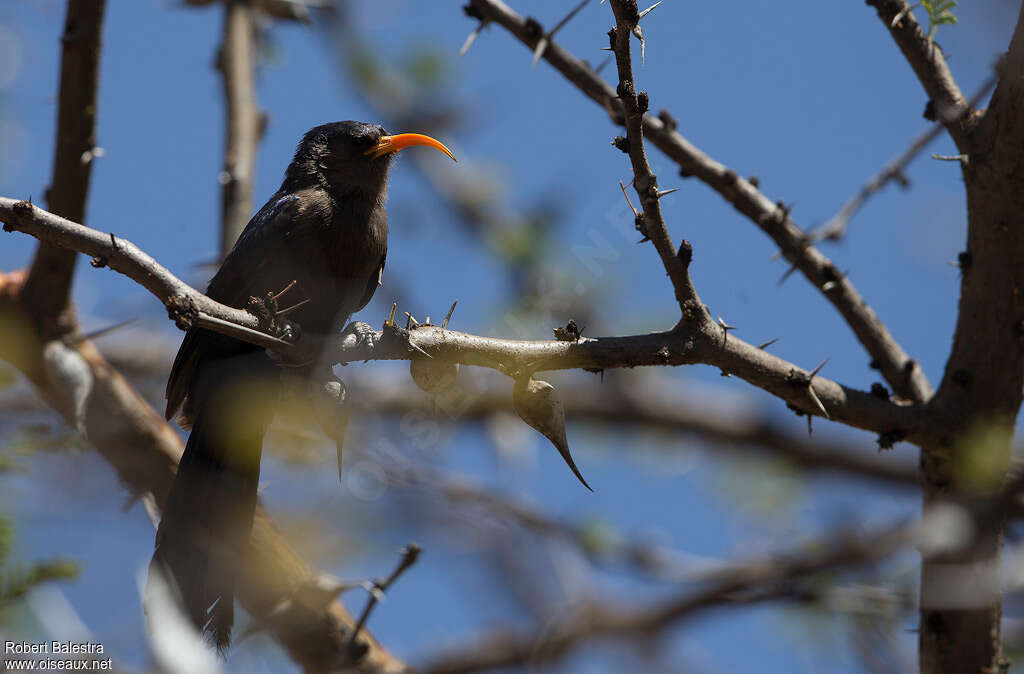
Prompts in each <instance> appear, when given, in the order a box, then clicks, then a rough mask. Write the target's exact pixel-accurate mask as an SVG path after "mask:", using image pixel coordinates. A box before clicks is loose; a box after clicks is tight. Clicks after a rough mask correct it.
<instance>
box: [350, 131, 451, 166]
mask: <svg viewBox="0 0 1024 674" xmlns="http://www.w3.org/2000/svg"><path fill="white" fill-rule="evenodd" d="M413 145H426V146H427V147H432V148H434V149H435V150H439V151H440V152H444V153H445V154H446V155H448V156H449V157H451V158H452V161H458V160H457V159H455V155H453V154H452V151H451V150H449V149H448V148H446V147H445V146H444V143H442V142H441V141H439V140H436V139H434V138H431V137H430V136H424V135H423V134H422V133H400V134H397V135H395V136H383V137H382V138H381V139H380V140H379V141H377V144H376V145H374V146H373V147H371V148H370V149H369V150H367V151H366V154H367V155H369V156H372V157H374V158H376V157H381V156H383V155H386V154H390V153H392V152H399V151H401V150H404V149H405V148H407V147H412V146H413Z"/></svg>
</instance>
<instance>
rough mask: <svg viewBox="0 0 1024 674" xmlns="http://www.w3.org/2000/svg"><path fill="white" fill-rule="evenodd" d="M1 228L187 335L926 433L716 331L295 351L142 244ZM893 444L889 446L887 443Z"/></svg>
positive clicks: (429, 338) (52, 220)
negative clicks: (711, 377) (146, 295)
mask: <svg viewBox="0 0 1024 674" xmlns="http://www.w3.org/2000/svg"><path fill="white" fill-rule="evenodd" d="M0 219H2V220H3V222H4V223H5V225H4V229H5V230H8V231H14V230H16V231H21V232H24V233H26V234H30V235H32V236H36V237H37V238H40V239H41V240H44V241H47V242H50V243H56V244H59V245H62V246H66V247H68V248H71V249H73V250H78V251H79V252H82V253H85V254H87V255H91V256H93V263H94V265H95V266H109V267H110V268H112V269H114V270H115V271H119V272H121V273H123V274H125V275H126V276H128V277H130V278H132V279H133V280H135V281H137V282H138V283H139V284H141V285H142V286H143V287H145V288H146V289H147V290H149V291H150V292H151V293H153V294H154V295H156V296H157V297H158V298H159V299H160V300H161V301H162V302H163V303H164V305H165V306H166V307H167V309H168V313H169V315H170V317H171V318H172V319H173V320H175V322H176V323H177V325H178V326H179V327H181V328H186V327H188V326H190V325H198V326H201V327H204V328H207V329H210V330H213V331H216V332H220V333H223V334H226V335H229V336H232V337H236V338H238V339H241V340H243V341H247V342H250V343H253V344H257V345H259V346H264V347H266V348H270V349H274V350H277V351H280V352H283V353H288V352H292V353H299V354H306V355H308V354H309V353H310V350H314V351H316V352H319V351H320V350H321V348H322V347H324V346H327V348H328V349H329V351H328V352H329V353H330V358H332V359H333V362H352V361H356V360H408V359H409V358H411V357H412V356H413V354H414V353H416V352H426V353H428V354H429V355H430V356H432V357H434V358H439V359H442V360H445V361H450V362H457V363H462V364H466V365H477V366H482V367H488V368H492V369H496V370H499V371H501V372H503V373H505V374H508V375H510V376H517V375H519V374H521V373H522V372H524V371H527V370H528V371H531V372H537V371H543V370H561V369H573V368H588V369H604V368H616V367H636V366H640V365H661V366H664V365H684V364H696V363H703V364H707V365H713V366H715V367H718V368H720V369H721V370H722V371H723V372H725V373H729V374H733V375H735V376H738V377H740V378H741V379H744V380H745V381H747V382H750V383H751V384H754V385H755V386H757V387H759V388H761V389H763V390H765V391H768V392H769V393H771V394H773V395H776V396H778V397H779V398H782V399H783V400H785V401H786V402H787V403H788V404H789V405H790V406H791V407H792V408H793V409H795V410H797V411H799V412H800V413H802V414H808V415H821V414H822V413H823V412H827V415H828V417H829V418H831V419H833V420H836V421H841V422H843V423H846V424H849V425H852V426H855V427H858V428H863V429H865V430H870V431H873V432H876V433H879V434H881V435H882V436H883V437H887V438H893V437H895V438H896V439H906V440H908V441H910V442H918V441H919V440H920V437H921V434H922V433H924V432H925V431H926V427H925V423H924V419H923V417H922V416H921V414H922V412H921V410H920V409H919V408H917V407H915V406H901V405H897V404H894V403H892V402H890V401H889V400H888V399H887V397H883V396H878V395H874V394H872V393H868V392H864V391H858V390H856V389H851V388H847V387H845V386H841V385H839V384H837V383H836V382H833V381H830V380H828V379H825V378H823V377H820V376H816V377H812V376H811V374H810V373H809V372H808V371H806V370H804V369H802V368H800V367H798V366H796V365H794V364H792V363H789V362H787V361H785V360H783V359H781V358H778V357H776V356H773V355H771V354H769V353H767V352H765V351H764V350H763V349H759V348H757V347H755V346H753V345H751V344H748V343H746V342H744V341H743V340H741V339H739V338H737V337H731V338H730V339H728V340H722V339H721V336H720V330H719V328H718V327H717V326H712V329H711V330H709V331H704V330H701V329H699V328H700V327H701V326H692V325H690V324H689V323H687V321H686V318H685V317H684V323H683V324H681V326H677V327H676V328H674V329H673V330H670V331H667V332H655V333H650V334H646V335H633V336H628V337H604V338H600V339H594V338H586V337H585V338H581V339H580V340H579V341H578V342H564V341H558V340H506V339H497V338H489V337H480V336H477V335H470V334H466V333H461V332H456V331H453V330H446V329H444V328H441V327H439V326H436V325H419V326H417V327H416V328H414V329H413V330H412V331H403V330H400V329H399V328H397V327H396V326H395V325H394V324H391V325H390V326H385V331H384V332H383V335H382V338H381V339H380V340H379V341H378V343H377V344H376V345H373V346H370V345H366V344H360V343H359V342H358V340H357V339H355V337H354V336H352V335H348V336H346V337H345V338H335V337H330V338H328V339H331V340H333V341H334V343H333V344H330V345H324V344H322V343H319V344H317V343H316V338H314V337H313V336H308V335H307V336H303V337H301V338H300V339H299V340H298V341H297V342H295V343H291V342H286V341H284V340H282V339H279V338H277V337H275V336H272V335H270V334H267V333H266V332H263V331H262V329H261V326H260V324H259V321H258V320H257V318H256V317H255V316H254V315H252V314H250V313H248V312H247V311H244V310H242V309H235V308H231V307H227V306H224V305H222V304H219V303H218V302H215V301H213V300H211V299H210V298H209V297H207V296H205V295H203V294H202V293H200V292H199V291H197V290H195V289H194V288H191V287H190V286H188V285H187V284H185V283H184V282H182V281H181V280H180V279H178V278H176V277H175V276H174V275H173V274H171V273H170V272H169V271H167V269H166V268H164V267H163V266H161V265H160V264H159V263H158V262H157V261H156V260H154V259H153V258H151V257H150V256H149V255H147V254H146V253H144V252H143V251H141V250H140V249H138V248H137V247H136V246H135V245H134V244H132V243H131V242H129V241H127V240H125V239H118V238H116V237H115V236H114V235H112V234H111V235H107V234H103V233H102V232H98V231H96V230H93V229H90V228H88V227H84V226H83V225H79V224H77V223H74V222H70V221H68V220H65V219H64V218H59V217H57V216H55V215H53V214H52V213H48V212H46V211H44V210H42V209H40V208H38V207H35V206H33V205H31V204H30V203H28V202H25V201H16V200H14V199H8V198H4V197H0ZM889 444H891V440H890V442H889Z"/></svg>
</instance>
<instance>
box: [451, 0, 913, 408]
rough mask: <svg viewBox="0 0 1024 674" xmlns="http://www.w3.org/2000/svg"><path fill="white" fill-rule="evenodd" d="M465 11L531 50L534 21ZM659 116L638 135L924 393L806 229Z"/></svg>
mask: <svg viewBox="0 0 1024 674" xmlns="http://www.w3.org/2000/svg"><path fill="white" fill-rule="evenodd" d="M467 11H468V12H469V13H470V14H471V15H472V16H473V17H474V18H477V19H480V20H487V21H493V22H494V23H497V24H499V25H501V26H503V27H504V28H506V29H507V30H508V31H509V32H510V33H512V35H514V36H515V37H516V38H517V39H518V40H519V41H520V42H522V43H523V44H524V45H526V46H527V47H528V48H530V49H531V50H532V49H533V48H535V47H536V44H537V41H538V40H539V39H540V38H541V36H542V34H543V30H542V29H541V28H540V27H539V25H538V24H537V22H536V21H534V20H533V19H530V20H526V19H523V18H522V17H521V16H519V15H518V14H516V13H515V12H514V11H512V9H510V8H509V7H508V5H506V4H505V3H504V2H501V0H470V2H469V5H468V9H467ZM544 59H545V60H547V61H548V62H549V63H550V64H551V65H552V66H554V67H555V68H556V69H557V70H558V71H559V72H560V73H562V75H563V76H564V77H565V78H566V79H567V80H569V81H570V82H571V83H573V84H575V85H576V86H577V87H578V88H579V89H580V90H581V91H582V92H583V93H584V94H586V96H587V97H588V98H590V99H591V100H593V101H594V102H596V103H597V104H598V105H600V106H601V107H602V108H603V109H605V110H606V111H607V112H608V113H609V115H610V116H611V118H612V120H613V121H614V122H615V123H616V124H622V123H623V122H624V119H625V117H624V113H623V108H622V103H621V102H620V101H618V100H617V96H618V95H617V93H616V92H615V91H614V90H612V88H611V87H610V86H609V85H608V84H607V83H606V82H605V81H604V80H603V79H601V77H600V76H599V75H598V74H597V73H595V72H594V71H593V69H592V68H591V67H590V66H589V65H587V64H586V63H585V62H583V61H581V60H580V59H578V58H576V57H575V56H573V55H572V54H570V53H569V52H567V51H566V50H565V49H563V48H562V47H561V46H560V45H558V44H557V43H556V42H554V41H553V40H552V41H550V43H549V44H548V47H547V49H545V50H544ZM662 117H664V120H668V121H664V120H663V119H661V118H659V117H653V116H651V115H644V117H643V133H644V136H645V138H647V139H648V140H649V141H650V142H652V143H654V145H655V146H657V147H658V148H659V149H660V150H661V151H662V152H664V153H665V154H666V155H667V156H668V157H669V158H670V159H672V160H673V161H675V162H676V163H677V164H678V165H679V167H680V168H681V170H682V172H683V173H684V174H685V175H693V176H696V177H697V178H699V179H700V180H701V181H702V182H704V183H706V184H707V185H708V186H709V187H711V188H712V189H714V190H715V191H716V192H718V193H719V194H720V195H721V196H722V197H723V198H724V199H725V200H726V201H728V202H729V203H731V204H732V205H733V206H735V208H736V210H738V211H740V212H741V213H743V214H744V215H745V216H747V217H748V218H749V219H751V220H752V221H753V222H754V223H756V224H757V225H758V226H759V227H760V228H761V229H762V231H764V232H765V233H766V234H768V236H770V237H771V238H772V239H773V240H774V241H775V243H776V244H777V245H778V246H779V250H780V251H781V253H782V255H783V257H785V258H786V259H787V260H788V261H789V262H790V263H791V264H792V265H793V266H794V267H795V268H797V269H799V270H800V271H801V273H803V275H804V276H805V277H807V279H808V280H809V281H810V282H811V283H812V284H813V285H814V287H816V288H818V289H819V290H821V291H822V294H824V295H825V298H826V299H828V301H829V302H831V303H832V305H833V306H834V307H835V308H836V309H837V310H838V311H839V313H840V314H841V315H842V316H843V318H844V319H845V320H846V322H847V324H848V325H849V326H850V328H851V329H852V330H853V332H854V334H855V335H856V336H857V339H858V340H859V341H860V343H861V344H862V345H863V346H864V348H865V350H866V351H867V352H868V354H870V356H871V358H872V359H873V363H874V364H875V365H877V367H878V369H879V371H880V372H881V373H882V376H884V377H885V380H886V381H887V382H888V383H889V385H890V386H892V388H893V390H894V391H895V392H896V393H897V394H898V395H900V396H901V397H903V398H907V399H909V400H913V401H915V402H923V401H925V400H927V399H928V398H930V397H931V393H932V390H931V386H930V384H929V383H928V380H927V378H926V377H925V375H924V372H923V371H922V370H921V368H920V366H919V365H918V364H917V362H916V361H914V360H913V359H911V358H910V357H909V356H908V355H907V354H906V352H904V351H903V348H902V347H901V346H900V345H899V343H898V342H897V341H896V340H895V338H893V336H892V335H891V334H890V333H889V331H888V329H887V328H886V327H885V325H884V324H883V323H882V321H881V320H880V319H879V318H878V316H877V315H876V314H875V312H874V311H873V310H872V309H871V307H869V306H868V304H867V302H866V301H865V300H864V298H863V297H861V295H860V293H859V292H857V289H856V288H855V287H854V286H853V284H852V283H851V282H850V280H849V279H847V278H846V276H844V275H843V274H842V273H840V272H839V270H838V268H836V266H835V265H834V264H833V263H832V261H831V260H829V259H828V258H827V257H825V256H824V255H822V254H821V252H820V251H818V250H817V249H816V248H815V247H814V246H812V245H810V243H809V242H808V240H807V237H806V235H805V234H804V233H803V232H802V231H800V229H799V228H797V227H796V225H794V224H793V221H792V220H791V219H790V217H789V212H788V209H787V208H785V207H784V206H783V205H782V204H781V203H775V202H772V201H771V200H770V199H768V198H767V197H766V196H764V195H763V194H762V193H761V192H760V191H758V189H757V188H756V187H755V186H754V185H753V184H751V183H750V182H749V181H747V180H744V179H743V178H740V177H739V176H738V175H737V174H736V172H735V171H733V170H731V169H729V168H727V167H726V166H725V165H723V164H720V163H719V162H717V161H715V160H714V159H712V158H711V157H709V156H707V155H706V154H704V153H703V152H702V151H701V150H700V149H698V148H696V147H695V146H693V145H692V144H691V143H690V142H689V141H687V140H686V139H685V138H684V137H683V136H682V135H680V134H679V133H678V132H677V131H676V130H675V122H674V121H673V120H672V118H671V116H670V115H668V114H667V113H665V114H663V115H662Z"/></svg>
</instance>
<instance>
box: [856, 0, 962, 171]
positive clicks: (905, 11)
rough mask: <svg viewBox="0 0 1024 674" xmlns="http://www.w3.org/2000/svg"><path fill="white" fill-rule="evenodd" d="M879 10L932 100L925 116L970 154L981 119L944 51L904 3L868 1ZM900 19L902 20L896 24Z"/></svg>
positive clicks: (958, 146)
mask: <svg viewBox="0 0 1024 674" xmlns="http://www.w3.org/2000/svg"><path fill="white" fill-rule="evenodd" d="M867 4H868V5H871V6H872V7H874V8H875V9H876V10H877V11H878V18H879V19H881V20H882V23H883V24H884V25H885V27H886V29H887V30H888V31H889V34H890V35H892V39H893V40H895V42H896V46H898V47H899V48H900V51H901V52H903V57H904V58H905V59H906V60H907V63H909V64H910V67H911V68H913V69H914V74H915V75H917V79H918V80H919V81H920V82H921V86H922V87H924V90H925V93H927V94H928V97H929V98H930V99H931V100H930V101H929V105H928V109H927V110H926V111H925V116H926V117H929V118H931V119H933V120H938V121H940V122H942V123H943V124H944V125H945V127H946V130H947V131H948V132H949V135H950V136H951V137H952V138H953V141H954V142H955V143H956V146H957V148H958V149H959V150H960V151H961V152H967V150H968V147H969V137H970V132H971V129H972V127H973V126H974V125H975V124H977V122H978V118H979V117H980V116H981V115H980V114H978V113H975V112H974V111H973V110H972V109H971V106H970V105H969V104H968V103H967V100H966V99H965V98H964V95H963V94H962V93H961V92H960V87H958V86H957V84H956V80H954V79H953V73H951V72H950V71H949V66H948V65H946V57H945V56H944V55H943V53H942V48H941V47H939V46H938V45H937V44H935V42H934V41H932V40H929V39H928V35H927V34H926V33H925V31H924V30H923V29H922V28H921V24H919V23H918V22H917V19H916V18H914V13H913V12H912V11H910V9H911V8H910V6H908V5H907V3H906V2H904V1H903V0H867ZM897 16H899V21H896V22H895V24H894V23H893V21H894V19H896V18H897Z"/></svg>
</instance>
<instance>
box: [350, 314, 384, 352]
mask: <svg viewBox="0 0 1024 674" xmlns="http://www.w3.org/2000/svg"><path fill="white" fill-rule="evenodd" d="M341 340H342V343H343V344H346V346H350V347H352V348H359V349H367V350H371V351H372V350H373V348H374V347H376V346H377V345H378V344H380V341H381V333H379V332H377V331H376V330H374V329H373V327H372V326H371V325H370V324H369V323H363V322H362V321H352V322H351V323H349V324H348V325H346V326H345V329H344V330H342V331H341Z"/></svg>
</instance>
